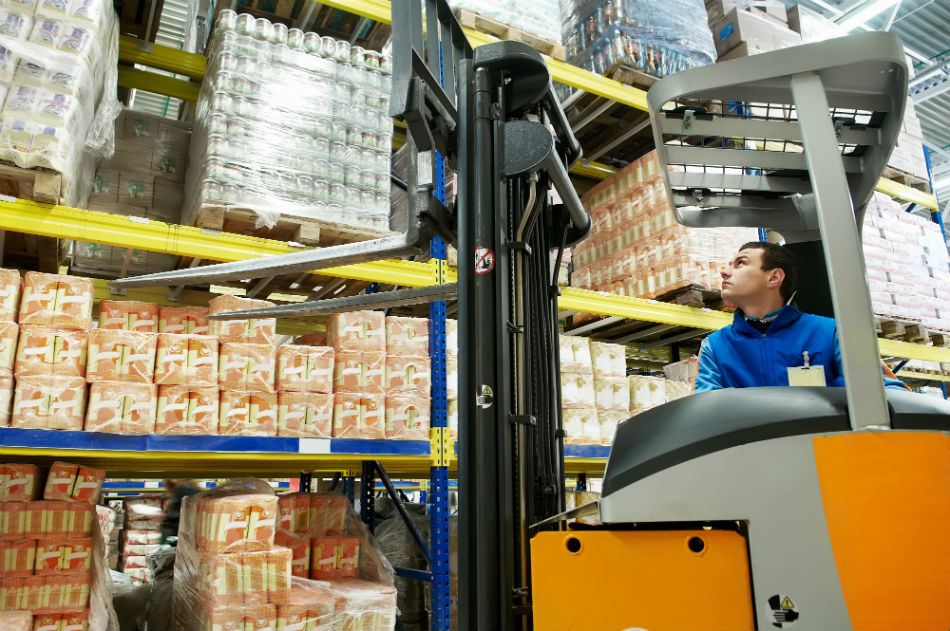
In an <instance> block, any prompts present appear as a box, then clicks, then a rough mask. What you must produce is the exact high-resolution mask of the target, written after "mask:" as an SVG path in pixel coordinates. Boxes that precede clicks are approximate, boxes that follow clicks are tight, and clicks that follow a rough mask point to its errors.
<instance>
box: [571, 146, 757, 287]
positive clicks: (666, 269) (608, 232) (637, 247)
mask: <svg viewBox="0 0 950 631" xmlns="http://www.w3.org/2000/svg"><path fill="white" fill-rule="evenodd" d="M582 201H583V203H584V207H585V208H587V209H588V210H589V211H590V213H591V219H592V221H593V223H594V228H593V231H592V232H591V236H590V238H588V239H587V240H585V241H583V242H582V243H581V244H579V245H578V246H577V247H575V248H574V250H573V257H574V273H573V275H572V277H571V285H572V286H574V287H579V288H581V289H591V290H595V291H609V292H611V293H613V294H618V295H622V296H635V297H640V298H656V297H658V296H662V295H663V294H665V293H667V292H670V291H673V290H676V289H680V288H683V287H688V286H690V285H701V286H703V287H706V288H710V289H718V288H719V287H720V276H719V271H720V270H721V269H722V268H723V267H725V265H726V264H727V263H728V261H729V260H730V259H731V258H732V256H733V255H734V254H735V252H736V249H738V247H739V246H741V245H742V244H743V243H747V242H749V241H758V232H757V231H756V229H755V228H686V227H684V226H682V225H680V224H678V223H677V222H676V220H675V218H674V216H673V211H672V206H671V205H670V202H669V199H668V198H667V195H666V189H665V187H664V184H663V178H662V176H661V174H660V167H659V162H657V159H656V152H651V153H649V154H647V155H645V156H643V157H641V158H638V159H637V160H634V161H633V162H631V163H630V164H629V165H627V166H626V167H624V169H623V170H621V171H620V172H619V173H617V174H616V175H615V176H613V177H611V178H610V179H608V180H604V181H603V182H601V183H600V184H598V185H597V186H595V187H594V188H593V189H591V191H590V192H589V193H587V195H585V196H584V197H583V199H582Z"/></svg>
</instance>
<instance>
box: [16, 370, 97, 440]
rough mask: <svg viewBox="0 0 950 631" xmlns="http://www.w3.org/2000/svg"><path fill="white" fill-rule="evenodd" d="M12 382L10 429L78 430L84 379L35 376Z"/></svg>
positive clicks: (84, 396)
mask: <svg viewBox="0 0 950 631" xmlns="http://www.w3.org/2000/svg"><path fill="white" fill-rule="evenodd" d="M16 382H17V384H16V392H15V395H14V398H13V412H12V413H11V414H10V426H11V427H22V428H26V429H68V430H75V431H80V430H82V422H83V413H84V412H85V408H86V380H85V379H82V378H81V377H56V376H49V375H38V376H24V377H18V378H17V380H16Z"/></svg>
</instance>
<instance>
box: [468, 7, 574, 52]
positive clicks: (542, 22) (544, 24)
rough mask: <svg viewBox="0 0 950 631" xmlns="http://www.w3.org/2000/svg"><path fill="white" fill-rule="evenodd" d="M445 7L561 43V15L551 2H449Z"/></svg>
mask: <svg viewBox="0 0 950 631" xmlns="http://www.w3.org/2000/svg"><path fill="white" fill-rule="evenodd" d="M449 6H450V7H452V9H468V10H470V11H474V12H475V13H477V14H479V15H483V16H485V17H489V18H492V19H494V20H497V21H499V22H502V23H503V24H507V25H509V26H513V27H515V28H517V29H521V30H522V31H527V32H528V33H533V34H535V35H537V36H538V37H543V38H544V39H548V40H551V41H553V42H557V43H561V13H560V8H559V7H558V3H557V2H556V1H555V0H542V1H540V2H538V1H535V2H532V1H530V0H452V1H451V2H449Z"/></svg>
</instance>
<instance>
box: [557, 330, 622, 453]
mask: <svg viewBox="0 0 950 631" xmlns="http://www.w3.org/2000/svg"><path fill="white" fill-rule="evenodd" d="M559 347H560V357H561V408H562V418H563V425H564V432H565V434H566V436H565V438H564V442H565V443H581V444H605V445H608V444H610V443H611V442H612V440H613V435H614V431H615V430H616V426H617V424H618V423H619V422H621V421H623V420H626V418H627V416H628V412H629V409H630V384H629V382H628V381H627V377H626V374H627V363H626V349H625V347H624V346H623V345H621V344H609V343H606V342H596V341H592V340H588V339H587V338H583V337H575V336H570V335H562V336H560V344H559Z"/></svg>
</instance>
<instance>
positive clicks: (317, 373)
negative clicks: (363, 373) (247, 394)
mask: <svg viewBox="0 0 950 631" xmlns="http://www.w3.org/2000/svg"><path fill="white" fill-rule="evenodd" d="M334 359H335V353H334V350H333V348H332V347H330V346H304V345H300V344H283V345H281V346H279V347H278V348H277V389H278V390H282V391H293V392H323V393H331V392H333V363H334Z"/></svg>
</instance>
